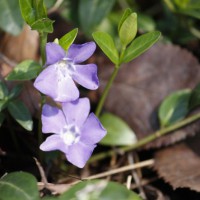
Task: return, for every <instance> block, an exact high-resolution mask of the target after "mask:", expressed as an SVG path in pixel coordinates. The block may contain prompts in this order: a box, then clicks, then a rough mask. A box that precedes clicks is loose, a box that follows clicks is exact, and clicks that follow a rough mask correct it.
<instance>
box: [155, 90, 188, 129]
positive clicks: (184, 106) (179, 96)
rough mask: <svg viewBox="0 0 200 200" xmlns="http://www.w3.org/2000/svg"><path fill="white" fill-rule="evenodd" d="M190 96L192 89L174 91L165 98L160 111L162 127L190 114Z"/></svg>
mask: <svg viewBox="0 0 200 200" xmlns="http://www.w3.org/2000/svg"><path fill="white" fill-rule="evenodd" d="M190 96H191V90H189V89H185V90H180V91H177V92H174V93H172V94H170V95H169V96H167V97H166V98H165V99H164V101H163V102H162V103H161V105H160V107H159V111H158V116H159V120H160V124H161V126H162V127H164V126H169V125H171V124H174V123H175V122H177V121H180V120H181V119H183V118H184V117H185V116H186V115H187V114H188V112H189V100H190Z"/></svg>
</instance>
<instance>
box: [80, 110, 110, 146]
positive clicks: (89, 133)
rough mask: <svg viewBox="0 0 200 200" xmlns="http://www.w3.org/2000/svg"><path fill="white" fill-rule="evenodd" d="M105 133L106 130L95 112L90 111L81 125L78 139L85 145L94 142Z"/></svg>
mask: <svg viewBox="0 0 200 200" xmlns="http://www.w3.org/2000/svg"><path fill="white" fill-rule="evenodd" d="M106 133H107V131H106V130H105V129H104V127H103V126H102V124H101V123H100V121H99V120H98V118H97V117H96V116H95V114H94V113H90V115H89V117H88V118H87V120H86V122H85V123H84V125H83V127H82V130H81V138H80V141H81V142H83V143H84V144H87V145H91V144H96V143H97V142H99V141H100V140H101V139H102V138H103V137H104V136H105V135H106Z"/></svg>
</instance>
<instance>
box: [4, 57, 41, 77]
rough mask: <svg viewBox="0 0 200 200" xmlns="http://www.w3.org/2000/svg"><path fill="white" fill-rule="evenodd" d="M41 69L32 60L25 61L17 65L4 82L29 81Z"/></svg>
mask: <svg viewBox="0 0 200 200" xmlns="http://www.w3.org/2000/svg"><path fill="white" fill-rule="evenodd" d="M41 70H42V67H41V65H40V64H38V63H36V62H35V61H33V60H25V61H23V62H21V63H20V64H18V65H17V66H16V67H15V68H14V69H13V71H12V72H11V73H10V74H8V76H7V77H6V80H9V81H12V80H20V81H22V80H31V79H34V78H35V77H37V76H38V74H39V73H40V72H41Z"/></svg>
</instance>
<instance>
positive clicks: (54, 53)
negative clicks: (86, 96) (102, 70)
mask: <svg viewBox="0 0 200 200" xmlns="http://www.w3.org/2000/svg"><path fill="white" fill-rule="evenodd" d="M95 49H96V45H95V43H94V42H88V43H85V44H81V45H77V44H72V45H71V46H70V47H69V49H68V51H67V53H66V52H65V50H64V49H63V48H62V47H61V46H60V45H58V44H56V43H53V42H51V43H47V45H46V64H45V67H46V68H45V69H44V70H43V71H42V72H41V73H40V74H39V76H38V77H37V78H36V80H35V82H34V86H35V88H37V89H38V90H39V91H40V92H41V93H43V94H45V95H48V96H50V97H51V98H52V99H54V100H55V101H58V102H66V101H73V100H76V99H77V98H78V97H79V91H78V88H77V87H76V84H75V83H74V81H75V82H77V83H79V84H80V85H82V86H83V87H85V88H87V89H90V90H95V89H97V88H98V86H99V80H98V77H97V66H96V65H95V64H85V65H80V64H79V63H81V62H84V61H85V60H87V59H88V58H89V57H90V56H91V55H92V54H93V53H94V51H95Z"/></svg>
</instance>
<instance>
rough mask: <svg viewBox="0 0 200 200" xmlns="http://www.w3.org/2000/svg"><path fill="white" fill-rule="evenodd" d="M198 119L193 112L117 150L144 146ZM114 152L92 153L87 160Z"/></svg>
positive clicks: (197, 115) (100, 157) (95, 159)
mask: <svg viewBox="0 0 200 200" xmlns="http://www.w3.org/2000/svg"><path fill="white" fill-rule="evenodd" d="M198 119H200V113H198V114H194V115H192V116H190V117H187V118H185V119H184V120H182V121H180V122H177V123H175V124H173V125H171V126H168V127H166V128H162V129H160V130H158V131H156V132H154V133H153V134H151V135H149V136H147V137H145V138H143V139H141V140H139V141H138V142H137V143H135V144H133V145H130V146H126V147H121V148H119V150H121V151H123V152H127V151H131V150H134V149H137V148H139V147H141V146H144V145H145V144H148V143H149V142H152V141H154V140H155V139H157V138H159V137H161V136H162V135H165V134H167V133H169V132H172V131H175V130H177V129H179V128H182V127H183V126H186V125H188V124H190V123H192V122H194V121H196V120H198ZM115 153H116V152H115V151H113V150H110V151H107V152H103V153H99V154H97V155H94V156H92V157H91V159H90V160H89V162H94V161H97V160H102V159H104V158H108V157H111V156H112V155H114V154H115Z"/></svg>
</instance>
